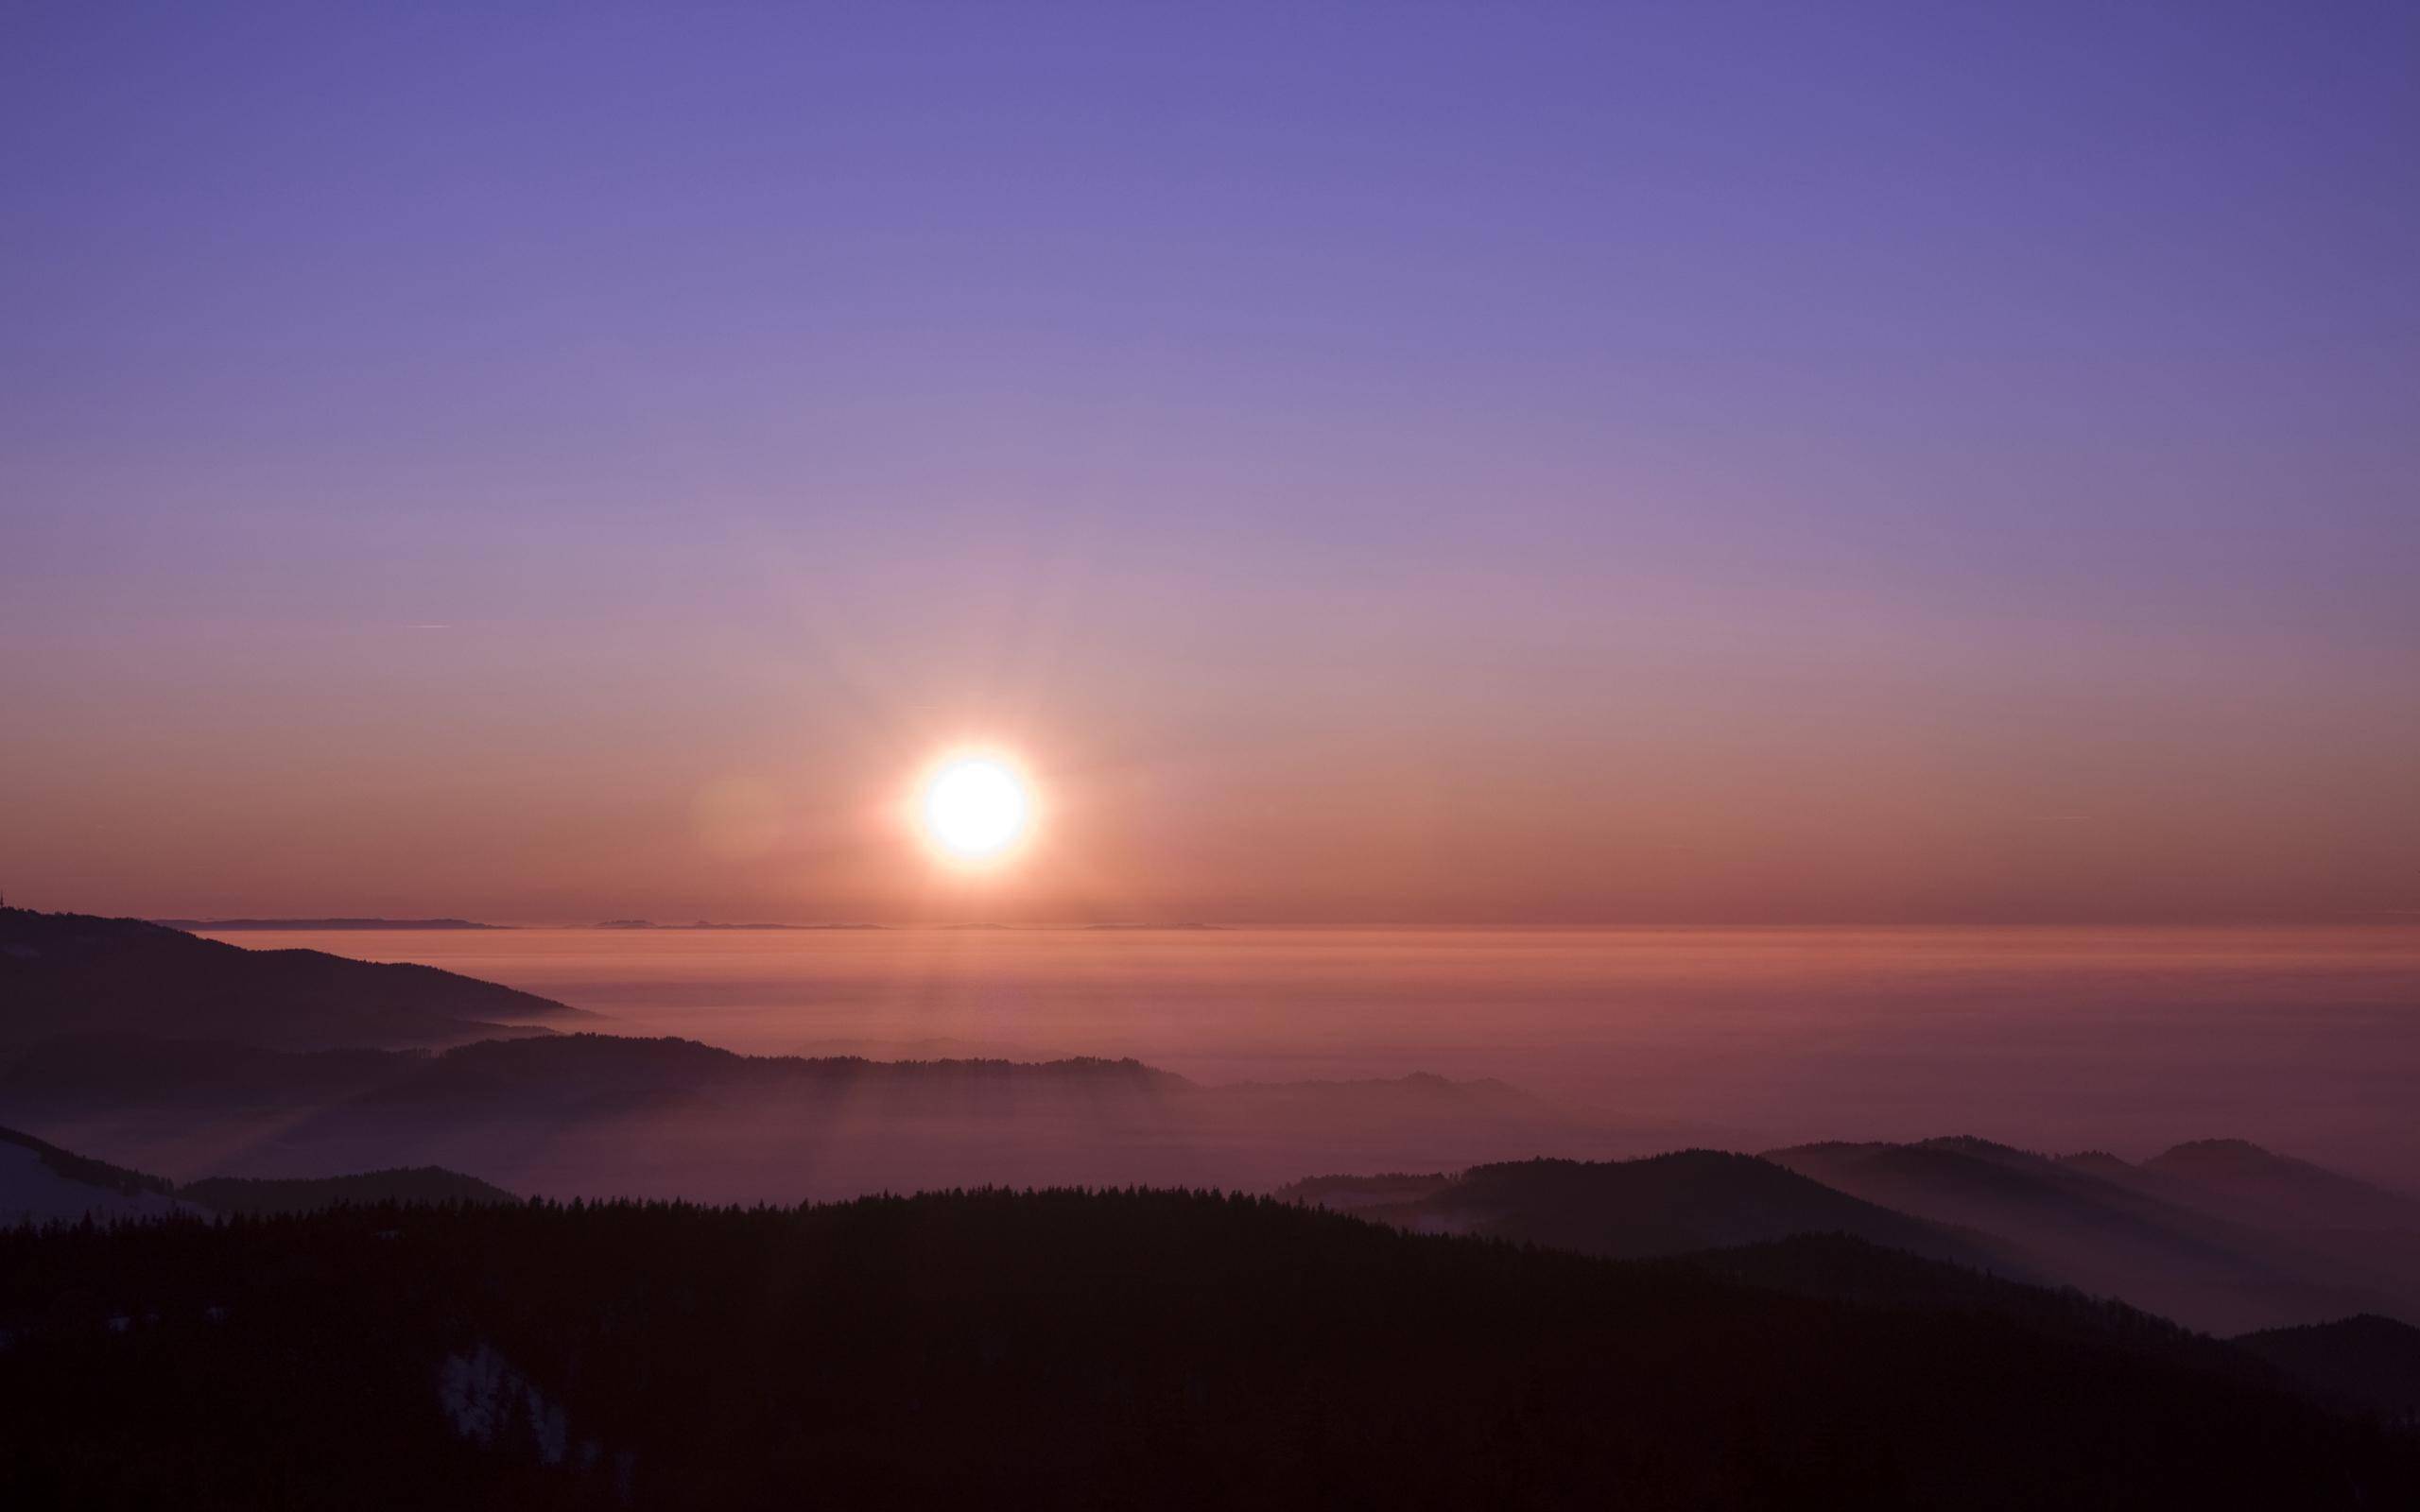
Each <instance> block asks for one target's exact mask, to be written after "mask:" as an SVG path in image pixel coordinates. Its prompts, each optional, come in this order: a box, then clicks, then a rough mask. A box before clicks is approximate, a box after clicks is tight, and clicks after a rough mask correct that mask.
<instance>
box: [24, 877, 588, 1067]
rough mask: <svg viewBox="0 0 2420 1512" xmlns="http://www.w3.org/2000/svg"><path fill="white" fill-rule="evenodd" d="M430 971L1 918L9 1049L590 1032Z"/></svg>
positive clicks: (574, 1012)
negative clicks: (96, 1038) (154, 1038)
mask: <svg viewBox="0 0 2420 1512" xmlns="http://www.w3.org/2000/svg"><path fill="white" fill-rule="evenodd" d="M594 1020H595V1015H592V1014H585V1013H582V1012H580V1011H579V1010H578V1009H576V1008H572V1007H569V1006H566V1005H563V1004H561V1003H557V1002H555V1001H553V1000H552V999H549V998H542V997H539V996H536V995H535V994H533V993H528V992H520V991H516V990H514V989H513V988H508V987H499V986H497V985H496V984H494V983H493V982H482V981H478V980H476V979H475V978H473V977H467V976H458V975H456V974H455V973H454V972H452V971H439V970H438V969H436V968H435V967H430V966H410V965H383V964H379V963H375V962H371V961H355V960H348V959H346V958H345V957H342V956H337V955H329V954H323V953H321V952H319V951H300V950H296V951H249V950H244V949H242V948H240V947H237V946H234V945H230V944H226V943H224V942H223V941H218V940H207V939H202V938H199V936H193V935H188V934H185V933H183V932H182V931H180V930H174V929H167V928H164V927H162V926H161V925H158V924H150V923H146V922H144V921H143V920H141V919H99V918H95V917H93V916H91V915H87V914H43V913H36V912H34V911H32V910H31V909H25V908H0V1042H5V1041H14V1042H18V1043H25V1042H27V1041H31V1040H41V1039H44V1038H48V1037H50V1036H54V1035H61V1034H76V1033H91V1032H95V1031H125V1032H133V1033H141V1034H150V1035H158V1036H163V1037H165V1038H170V1039H182V1040H233V1041H239V1042H244V1043H250V1044H261V1045H272V1046H277V1047H280V1048H285V1049H300V1050H308V1049H326V1048H332V1047H337V1046H377V1047H387V1048H392V1047H397V1046H406V1045H449V1044H460V1043H463V1042H465V1041H467V1040H488V1039H496V1038H500V1037H507V1036H516V1035H543V1034H547V1033H550V1032H552V1026H553V1025H557V1024H567V1023H576V1022H594Z"/></svg>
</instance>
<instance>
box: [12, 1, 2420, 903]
mask: <svg viewBox="0 0 2420 1512" xmlns="http://www.w3.org/2000/svg"><path fill="white" fill-rule="evenodd" d="M501 9H504V8H486V7H460V8H444V7H426V8H423V7H395V8H383V9H376V10H373V9H372V8H360V7H330V6H300V5H298V6H294V7H290V8H279V7H271V6H247V7H241V8H200V7H170V6H163V7H157V8H143V7H117V6H94V5H58V6H31V7H19V8H16V9H12V10H11V12H10V13H9V17H8V19H7V20H6V22H5V23H0V40H4V41H5V45H0V161H5V163H6V183H7V193H6V194H5V195H0V332H5V333H6V335H5V351H6V354H7V355H6V360H5V361H0V643H5V645H6V648H7V654H6V656H5V658H0V887H6V888H8V889H9V891H10V892H11V894H12V895H16V896H20V897H23V898H25V899H26V901H28V902H36V903H37V904H39V905H42V906H52V907H77V908H90V909H96V910H102V911H133V912H146V913H154V914H167V913H297V912H307V913H320V912H331V913H372V912H386V913H430V912H445V913H470V914H480V915H486V916H488V917H494V918H504V919H586V918H594V917H604V916H610V915H622V914H653V915H660V916H664V917H679V918H688V917H697V916H699V915H714V916H718V917H752V918H816V917H836V916H846V917H879V918H890V917H915V916H921V915H926V914H934V913H940V914H952V913H963V912H966V911H968V910H970V909H974V910H979V911H984V912H989V913H997V914H1001V915H1003V916H1027V915H1030V916H1033V917H1104V916H1106V917H1160V916H1166V915H1169V914H1181V915H1184V916H1187V917H1198V916H1208V917H1218V918H1236V919H1273V920H1297V919H1300V920H1314V919H1514V920H1519V919H1558V920H1568V919H1781V920H1789V919H1874V920H1898V919H2134V918H2140V919H2205V918H2206V919H2238V918H2250V917H2294V918H2310V917H2324V918H2369V917H2385V916H2390V915H2393V914H2394V913H2396V912H2398V911H2400V912H2406V913H2410V912H2415V911H2420V588H2415V586H2414V585H2415V584H2420V277H2415V274H2414V269H2415V268H2420V151H2415V150H2414V148H2415V144H2420V82H2415V81H2420V9H2414V8H2412V7H2411V6H2409V5H2402V4H2391V5H2390V4H2377V5H2365V4H2323V5H2312V6H2280V5H2259V6H2233V5H2220V4H2207V3H2197V4H2178V5H2170V6H2151V5H2143V6H2118V7H2113V6H2107V5H2076V6H2064V5H2054V4H2035V5H2026V6H2019V7H2005V8H1951V7H1941V6H1931V5H1913V4H1910V5H1906V6H1880V5H1872V6H1836V7H1810V6H1792V5H1773V6H1762V7H1757V6H1728V5H1720V4H1702V5H1686V6H1678V5H1676V6H1639V7H1620V6H1613V5H1591V6H1575V7H1569V8H1560V7H1543V6H1499V7H1478V6H1465V7H1440V8H1426V7H1410V6H1369V7H1346V6H1310V5H1301V4H1294V5H1286V6H1272V7H1268V8H1254V7H1248V6H1220V7H1215V8H1175V7H1159V6H1137V5H1117V6H1102V7H1098V8H1072V7H989V6H965V7H918V6H908V5H885V6H878V7H877V6H867V7H863V8H858V9H846V10H844V9H838V8H809V7H766V8H762V9H757V8H742V7H723V8H700V7H672V6H662V7H655V8H647V9H641V8H621V7H609V6H578V7H574V6H562V7H551V8H548V7H521V8H511V11H512V13H511V14H510V15H509V16H508V15H502V14H499V13H498V12H499V11H500V10H501ZM968 739H979V740H983V741H988V742H994V743H999V744H1002V745H1005V746H1008V747H1012V748H1014V749H1015V750H1017V751H1018V752H1019V753H1020V754H1021V755H1022V756H1023V757H1024V759H1025V760H1026V761H1027V762H1028V764H1029V765H1030V766H1031V767H1032V769H1033V770H1034V771H1035V773H1036V774H1037V777H1038V779H1039V780H1040V781H1041V782H1042V783H1043V785H1044V788H1045V791H1046V814H1047V816H1048V817H1049V824H1048V827H1047V828H1046V830H1045V831H1044V832H1043V833H1040V834H1038V836H1037V843H1036V845H1035V847H1034V848H1033V851H1032V853H1031V855H1030V856H1029V857H1027V858H1024V859H1023V861H1022V862H1021V864H1020V866H1019V867H1018V868H1015V869H1014V870H1013V872H1011V871H1007V870H1004V871H1003V872H1002V873H1000V874H999V875H997V876H994V877H992V878H990V879H988V880H986V881H985V882H984V883H983V884H982V886H981V889H980V895H979V896H973V895H970V893H969V891H968V886H969V885H965V884H960V883H953V882H947V881H946V880H944V879H939V878H937V877H936V876H935V875H934V874H933V873H932V871H931V868H930V866H929V863H928V861H927V859H926V857H925V855H924V854H923V853H922V852H921V851H920V850H919V849H918V848H917V847H915V846H914V845H912V844H908V843H905V842H904V841H903V838H902V836H900V835H899V834H897V833H894V828H895V827H894V826H893V825H892V824H891V821H890V815H891V812H892V810H893V808H895V806H896V802H895V800H896V798H897V790H898V788H899V786H900V784H901V783H903V782H907V781H908V780H909V778H910V777H911V775H912V773H913V772H914V771H915V770H916V769H917V767H918V766H919V765H920V764H921V763H922V762H923V761H925V758H926V757H927V756H928V755H929V754H930V753H931V752H932V751H934V750H937V749H940V748H942V747H945V746H947V745H949V744H951V743H954V742H958V741H961V740H968Z"/></svg>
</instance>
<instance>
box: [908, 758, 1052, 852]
mask: <svg viewBox="0 0 2420 1512" xmlns="http://www.w3.org/2000/svg"><path fill="white" fill-rule="evenodd" d="M918 813H919V815H920V816H921V817H922V818H923V820H924V825H925V835H926V837H927V838H929V839H930V840H931V841H932V842H933V844H934V845H936V846H938V847H940V848H941V850H942V851H944V852H945V853H947V854H949V855H952V856H955V857H957V858H959V860H963V861H987V860H991V859H994V858H995V857H997V856H1000V855H1002V854H1004V853H1005V852H1007V851H1008V850H1009V849H1010V848H1011V846H1014V845H1015V844H1016V843H1017V841H1018V840H1019V839H1020V838H1022V837H1023V836H1024V834H1025V833H1026V830H1027V827H1028V826H1029V824H1030V822H1031V820H1032V816H1033V802H1032V799H1030V797H1029V796H1028V794H1027V792H1026V784H1025V782H1024V781H1023V780H1022V779H1020V778H1019V777H1018V775H1017V773H1016V770H1015V768H1014V767H1012V766H1011V765H1009V764H1008V763H1007V762H1006V761H1003V760H1001V759H1000V758H998V757H995V756H953V757H950V758H948V759H947V760H945V761H943V762H942V764H941V765H938V766H936V767H935V768H934V769H933V772H932V775H931V776H929V777H928V778H926V779H925V790H924V795H923V798H922V799H921V800H920V802H919V804H918Z"/></svg>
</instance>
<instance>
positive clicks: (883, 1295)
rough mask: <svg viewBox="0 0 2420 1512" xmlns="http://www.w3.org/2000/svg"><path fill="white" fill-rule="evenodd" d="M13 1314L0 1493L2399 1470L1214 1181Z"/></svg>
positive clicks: (2341, 1501)
mask: <svg viewBox="0 0 2420 1512" xmlns="http://www.w3.org/2000/svg"><path fill="white" fill-rule="evenodd" d="M0 1328H4V1329H6V1330H7V1331H8V1336H9V1340H10V1345H9V1349H6V1350H0V1420H6V1421H7V1422H9V1425H10V1430H11V1431H10V1432H9V1434H8V1435H0V1500H7V1501H9V1503H12V1504H18V1505H36V1504H60V1503H72V1504H123V1503H143V1502H146V1501H150V1500H156V1499H158V1498H159V1497H160V1496H162V1495H169V1494H172V1495H173V1499H174V1500H175V1501H176V1502H177V1503H178V1504H180V1505H185V1506H200V1507H211V1506H246V1507H253V1506H273V1505H291V1506H335V1505H343V1506H358V1507H388V1506H429V1505H462V1506H529V1505H545V1506H585V1505H599V1506H611V1505H631V1504H634V1505H642V1506H650V1507H652V1506H671V1507H685V1506H696V1507H730V1506H764V1505H776V1504H784V1505H788V1504H803V1503H832V1504H838V1505H848V1506H918V1507H922V1506H934V1505H952V1504H977V1503H980V1504H985V1505H999V1504H1007V1505H1067V1504H1077V1503H1081V1504H1087V1505H1125V1506H1146V1505H1148V1506H1179V1507H1181V1506H1246V1505H1249V1506H1254V1507H1292V1506H1333V1505H1340V1504H1353V1505H1370V1506H1405V1507H1421V1506H1502V1507H1533V1506H1535V1507H1546V1506H1555V1507H1561V1506H1575V1505H1619V1506H1623V1507H1626V1508H1638V1509H1655V1508H1681V1507H1687V1508H1714V1509H1720V1508H1745V1507H1815V1506H1857V1507H1859V1508H1895V1507H2035V1506H2060V1507H2119V1506H2124V1507H2138V1506H2192V1507H2197V1508H2229V1507H2254V1506H2258V1507H2275V1506H2289V1505H2290V1506H2295V1507H2308V1508H2326V1507H2337V1506H2344V1507H2352V1506H2361V1507H2383V1506H2406V1505H2412V1504H2415V1502H2420V1445H2415V1443H2414V1441H2413V1440H2412V1439H2411V1437H2409V1436H2398V1435H2394V1434H2391V1433H2389V1432H2386V1431H2384V1430H2382V1429H2380V1428H2378V1427H2376V1426H2372V1425H2365V1424H2363V1423H2362V1422H2360V1421H2358V1420H2356V1419H2353V1418H2350V1417H2342V1416H2338V1415H2335V1414H2331V1413H2329V1412H2327V1411H2325V1410H2324V1409H2322V1408H2320V1407H2318V1406H2315V1405H2312V1404H2310V1403H2308V1402H2307V1401H2305V1400H2301V1399H2299V1398H2297V1397H2296V1396H2294V1395H2292V1394H2291V1393H2290V1391H2289V1390H2288V1389H2287V1388H2286V1386H2285V1385H2284V1384H2283V1383H2281V1382H2279V1381H2278V1380H2276V1379H2275V1378H2273V1377H2270V1376H2266V1375H2263V1374H2262V1373H2260V1372H2259V1371H2257V1370H2256V1368H2254V1367H2252V1366H2249V1365H2248V1364H2247V1363H2245V1362H2243V1361H2241V1360H2239V1359H2235V1358H2234V1357H2230V1363H2229V1364H2227V1365H2226V1366H2210V1365H2205V1364H2204V1363H2203V1362H2201V1361H2199V1360H2197V1359H2194V1358H2191V1357H2189V1356H2188V1355H2187V1354H2180V1353H2172V1352H2164V1351H2163V1350H2162V1349H2158V1348H2152V1347H2144V1346H2140V1345H2137V1344H2135V1343H2131V1342H2129V1341H2127V1340H2125V1339H2122V1338H2118V1337H2114V1336H2113V1337H2096V1336H2092V1335H2090V1334H2089V1333H2078V1332H2073V1331H2067V1330H2062V1329H2059V1328H2049V1327H2042V1326H2036V1325H2034V1324H2032V1323H2029V1322H2028V1321H2027V1320H2025V1319H2024V1318H2022V1317H2020V1316H2014V1315H2010V1314H2001V1313H1994V1312H1988V1311H1978V1310H1960V1309H1955V1308H1939V1309H1935V1308H1923V1307H1910V1308H1875V1307H1867V1306H1861V1305H1857V1304H1852V1303H1843V1302H1839V1301H1832V1300H1827V1299H1823V1298H1820V1297H1800V1296H1791V1295H1787V1294H1785V1293H1782V1292H1779V1291H1775V1290H1772V1289H1769V1288H1763V1287H1752V1286H1747V1285H1743V1284H1739V1283H1737V1282H1735V1281H1731V1280H1725V1279H1722V1278H1720V1277H1717V1276H1714V1275H1710V1274H1708V1273H1707V1272H1706V1271H1704V1270H1703V1269H1701V1268H1696V1267H1692V1266H1690V1265H1688V1264H1685V1263H1673V1262H1661V1263H1616V1262H1608V1261H1599V1260H1591V1259H1586V1258H1582V1257H1579V1256H1574V1255H1568V1254H1564V1253H1558V1252H1552V1251H1547V1250H1539V1249H1532V1248H1518V1247H1513V1246H1506V1245H1502V1244H1497V1243H1491V1242H1482V1241H1477V1240H1469V1239H1455V1238H1426V1237H1415V1236H1410V1235H1406V1234H1403V1233H1400V1232H1397V1231H1393V1230H1390V1229H1385V1228H1382V1227H1378V1226H1374V1225H1369V1224H1363V1223H1358V1222H1356V1221H1353V1220H1351V1219H1347V1218H1343V1217H1340V1216H1337V1215H1333V1214H1327V1213H1322V1212H1319V1211H1314V1210H1310V1209H1307V1208H1304V1207H1298V1206H1292V1205H1287V1204H1280V1203H1276V1202H1273V1201H1269V1200H1265V1199H1250V1198H1230V1197H1220V1196H1217V1195H1215V1194H1184V1193H1173V1192H1109V1193H1089V1194H1087V1193H1074V1192H1043V1193H1030V1194H1010V1193H1005V1192H976V1193H965V1194H935V1195H926V1196H922V1197H916V1198H910V1199H869V1200H865V1201H860V1202H856V1203H851V1204H847V1205H844V1206H839V1207H833V1208H817V1209H806V1210H787V1211H773V1210H757V1211H707V1210H700V1209H695V1208H687V1207H681V1206H647V1207H641V1206H629V1205H618V1204H617V1205H606V1206H589V1207H584V1208H583V1207H577V1206H575V1207H568V1208H565V1207H555V1206H514V1207H489V1208H468V1207H460V1206H454V1207H444V1208H364V1209H346V1210H340V1211H334V1212H329V1213H323V1214H319V1215H315V1216H311V1217H307V1218H279V1219H264V1220H244V1221H237V1222H233V1223H230V1224H224V1225H219V1226H215V1227H214V1226H209V1225H203V1224H198V1223H191V1222H182V1223H180V1222H170V1223H164V1224H154V1225H147V1226H142V1227H137V1228H132V1229H114V1230H112V1229H92V1228H84V1229H54V1230H52V1231H49V1232H47V1233H34V1232H31V1231H26V1230H19V1231H16V1232H13V1233H0ZM171 1488H173V1491H172V1492H171Z"/></svg>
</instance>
